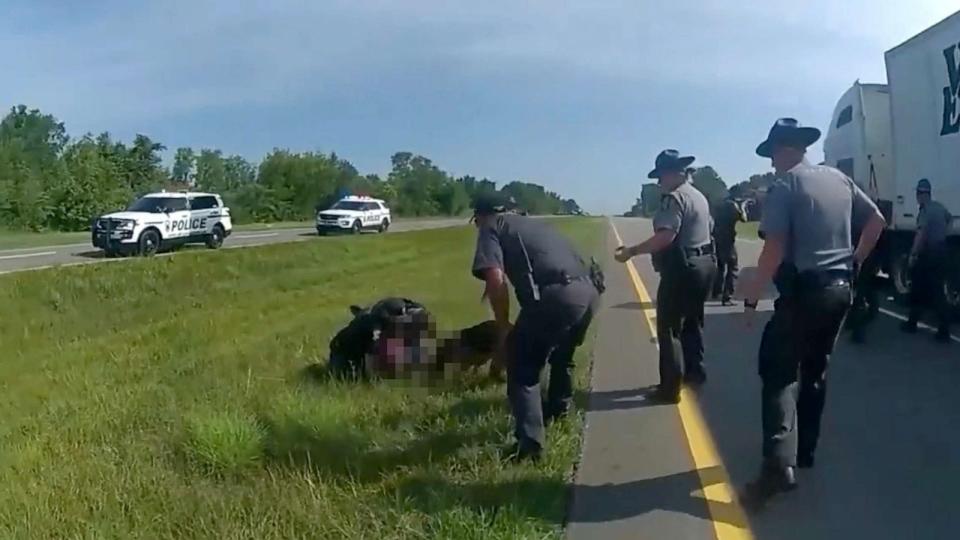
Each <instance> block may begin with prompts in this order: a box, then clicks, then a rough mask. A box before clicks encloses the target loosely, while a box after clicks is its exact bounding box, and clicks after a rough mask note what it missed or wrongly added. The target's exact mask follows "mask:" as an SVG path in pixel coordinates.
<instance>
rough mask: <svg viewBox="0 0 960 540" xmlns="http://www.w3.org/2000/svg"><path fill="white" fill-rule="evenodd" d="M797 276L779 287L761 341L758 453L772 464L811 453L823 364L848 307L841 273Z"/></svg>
mask: <svg viewBox="0 0 960 540" xmlns="http://www.w3.org/2000/svg"><path fill="white" fill-rule="evenodd" d="M836 276H837V275H834V276H833V277H832V276H830V275H829V274H820V275H813V277H810V278H809V279H802V278H800V279H798V280H797V284H796V286H795V287H792V288H791V290H790V292H788V293H785V292H784V291H781V294H780V296H779V298H777V300H776V302H775V303H774V312H773V317H772V318H771V319H770V321H769V322H768V323H767V325H766V327H765V328H764V330H763V337H762V338H761V340H760V354H759V373H760V378H761V380H762V381H763V390H762V392H761V399H762V417H763V457H764V465H765V466H767V467H770V468H772V469H778V468H782V467H786V466H790V467H793V466H796V464H797V454H798V453H800V454H801V455H806V456H811V457H812V456H813V453H814V451H815V450H816V447H817V442H818V440H819V438H820V418H821V416H822V414H823V407H824V404H825V402H826V396H827V365H828V364H829V361H830V355H831V353H832V352H833V348H834V345H835V344H836V341H837V336H838V335H839V333H840V329H841V327H842V325H843V322H844V319H845V317H846V315H847V312H848V310H849V309H850V304H851V300H852V292H851V288H850V281H849V278H848V277H845V276H844V273H840V274H839V277H836Z"/></svg>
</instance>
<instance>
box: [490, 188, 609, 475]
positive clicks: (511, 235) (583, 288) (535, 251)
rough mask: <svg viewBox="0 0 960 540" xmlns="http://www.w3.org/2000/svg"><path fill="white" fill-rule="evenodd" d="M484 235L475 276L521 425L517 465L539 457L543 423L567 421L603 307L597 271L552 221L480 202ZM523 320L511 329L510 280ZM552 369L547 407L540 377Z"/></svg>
mask: <svg viewBox="0 0 960 540" xmlns="http://www.w3.org/2000/svg"><path fill="white" fill-rule="evenodd" d="M473 206H474V220H475V222H476V225H477V228H478V236H477V245H476V253H475V255H474V260H473V270H472V271H473V275H474V276H475V277H476V278H478V279H481V280H483V281H484V282H485V283H486V288H485V290H484V297H485V298H487V299H488V300H489V302H490V307H491V308H492V309H493V313H494V318H495V320H496V322H497V325H498V327H499V338H500V339H499V343H500V348H501V350H503V351H504V352H505V354H506V357H507V361H506V363H507V395H508V398H509V401H510V405H511V408H512V410H513V416H514V421H515V429H514V434H515V436H516V439H517V443H516V445H515V446H514V448H513V454H514V456H513V457H514V458H515V459H526V458H532V459H537V458H539V457H540V455H541V452H542V449H543V446H544V434H543V431H544V420H545V419H546V420H547V421H549V420H552V419H556V418H560V417H562V416H564V415H565V414H566V413H567V412H568V410H569V408H570V405H571V402H572V398H573V381H572V374H573V355H574V351H575V349H576V348H577V347H578V346H579V345H581V344H582V343H583V339H584V337H585V334H586V332H587V329H588V327H589V325H590V322H591V320H592V317H593V314H594V312H595V310H596V307H597V305H598V300H599V292H598V289H597V288H596V287H595V285H594V283H593V281H592V276H593V275H594V274H593V273H592V272H591V266H590V265H588V264H587V263H585V262H584V260H583V259H582V258H581V257H580V255H578V254H577V252H576V251H575V250H574V248H573V246H572V245H571V244H570V242H569V241H568V240H567V239H566V238H565V237H564V236H562V235H561V234H559V233H558V232H557V231H556V230H554V229H553V228H552V227H551V226H550V225H549V224H548V223H547V222H546V221H543V220H538V219H533V218H529V217H525V216H521V215H518V214H514V213H508V212H507V211H506V210H507V209H506V207H505V205H504V204H503V201H502V198H501V197H500V196H499V195H498V194H489V195H485V196H481V197H478V198H477V200H476V201H475V202H474V205H473ZM508 279H509V282H510V283H511V284H512V285H513V288H514V292H515V294H516V297H517V301H518V303H519V304H520V313H519V314H518V315H517V319H516V322H515V324H514V325H513V326H512V328H511V325H510V322H509V320H510V299H509V296H508V289H507V280H508ZM547 363H549V364H550V386H549V388H548V392H547V400H546V403H545V404H544V403H541V397H540V385H539V381H540V373H541V371H542V370H543V367H544V365H545V364H547Z"/></svg>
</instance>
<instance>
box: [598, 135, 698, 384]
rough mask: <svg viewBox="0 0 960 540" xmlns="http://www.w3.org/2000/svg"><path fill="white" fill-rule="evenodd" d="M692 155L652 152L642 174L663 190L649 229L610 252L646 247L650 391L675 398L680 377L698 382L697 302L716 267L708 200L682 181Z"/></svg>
mask: <svg viewBox="0 0 960 540" xmlns="http://www.w3.org/2000/svg"><path fill="white" fill-rule="evenodd" d="M694 159H695V158H694V157H693V156H686V157H681V156H680V154H679V152H677V151H676V150H672V149H671V150H664V151H663V152H661V153H660V155H658V156H657V159H656V162H655V163H656V164H655V167H654V169H653V170H652V171H651V172H650V174H649V175H647V177H648V178H657V179H658V183H659V184H660V188H661V190H662V193H663V195H662V196H661V200H660V210H659V211H658V212H657V214H656V215H655V216H654V218H653V230H654V235H653V236H652V237H650V238H649V239H648V240H646V241H644V242H642V243H640V244H637V245H635V246H630V247H624V246H620V247H619V248H617V251H616V254H615V257H616V259H617V260H618V261H620V262H626V261H628V260H630V258H631V257H635V256H637V255H642V254H645V253H650V254H652V255H653V266H654V269H655V270H657V272H659V273H660V285H659V287H658V288H657V341H659V343H660V384H659V385H658V387H657V391H656V393H655V394H654V395H653V396H652V397H653V398H654V399H657V400H659V401H665V402H668V403H679V401H680V387H681V383H682V381H683V380H686V381H687V382H688V383H691V384H702V383H704V382H705V381H706V378H707V375H706V371H705V370H704V366H703V304H704V302H706V300H707V295H708V294H710V287H711V286H712V283H713V278H714V275H715V274H716V270H717V263H716V259H715V258H714V255H713V244H712V243H711V241H710V228H711V217H710V206H709V204H708V203H707V199H706V197H704V196H703V194H702V193H700V191H699V190H698V189H697V188H695V187H693V184H691V183H690V182H688V181H687V174H686V170H685V168H686V167H687V165H689V164H691V163H693V161H694Z"/></svg>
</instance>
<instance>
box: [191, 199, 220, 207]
mask: <svg viewBox="0 0 960 540" xmlns="http://www.w3.org/2000/svg"><path fill="white" fill-rule="evenodd" d="M216 207H217V199H216V198H215V197H197V198H196V199H193V200H192V201H191V202H190V208H192V209H194V210H207V209H209V208H216Z"/></svg>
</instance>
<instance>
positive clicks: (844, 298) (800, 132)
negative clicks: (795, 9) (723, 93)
mask: <svg viewBox="0 0 960 540" xmlns="http://www.w3.org/2000/svg"><path fill="white" fill-rule="evenodd" d="M819 138H820V131H819V130H818V129H816V128H809V127H801V126H800V124H799V123H798V122H797V121H796V120H794V119H792V118H781V119H780V120H777V122H776V123H775V124H774V125H773V127H772V128H771V129H770V133H769V135H768V136H767V140H765V141H764V142H763V143H761V144H760V146H759V147H757V154H758V155H760V156H762V157H768V158H770V159H771V161H772V163H773V167H774V168H775V169H776V173H777V179H776V181H775V183H774V185H773V186H771V188H770V191H769V192H768V194H767V198H766V201H765V202H764V205H763V217H762V219H761V222H760V236H761V238H763V240H764V244H763V250H762V251H761V253H760V258H759V260H758V263H757V266H758V268H757V273H756V278H755V279H754V280H752V281H751V282H750V283H748V284H747V288H746V290H745V291H744V296H745V300H744V306H745V307H746V308H747V315H746V316H747V322H748V324H750V321H751V319H752V316H753V310H754V309H756V305H757V300H758V298H759V297H760V293H761V291H762V290H763V288H764V286H765V285H766V284H767V283H768V282H769V281H770V279H771V278H773V279H774V282H775V284H776V286H777V290H778V292H779V296H778V298H777V300H776V302H775V303H774V313H773V317H772V318H771V319H770V321H769V322H768V323H767V325H766V327H765V328H764V330H763V337H762V338H761V341H760V352H759V373H760V378H761V380H762V383H763V386H762V393H761V407H762V415H761V416H762V426H763V467H762V469H761V472H760V475H759V477H758V478H757V479H756V480H755V481H753V482H751V483H749V484H747V486H746V489H745V490H744V493H743V494H742V495H743V496H744V502H745V505H746V506H748V507H756V506H760V505H762V504H763V503H764V502H765V501H766V500H767V499H768V498H769V497H772V496H774V495H776V494H777V493H779V492H781V491H788V490H791V489H794V488H795V487H796V485H797V484H796V479H795V477H794V467H795V466H800V467H812V466H813V458H814V451H815V450H816V446H817V439H818V437H819V434H820V417H821V414H822V412H823V405H824V399H825V397H826V391H827V387H826V368H827V363H828V361H829V358H830V354H831V353H832V351H833V347H834V343H835V342H836V339H837V335H838V334H839V332H840V327H841V325H842V324H843V320H844V317H845V316H846V314H847V310H848V309H849V308H850V302H851V291H850V286H851V282H852V280H853V278H854V276H853V269H854V265H856V266H857V267H859V266H860V265H861V264H862V263H863V261H864V260H865V259H866V258H867V256H868V255H869V254H870V252H871V251H872V250H873V248H874V246H875V245H876V242H877V238H879V236H880V233H881V232H882V231H883V228H884V225H885V223H884V219H883V216H882V215H881V214H880V211H879V210H878V209H877V206H876V205H875V204H874V203H873V201H871V200H870V198H869V197H868V196H867V195H866V194H865V193H864V192H863V191H862V190H861V189H860V188H859V187H857V185H856V184H854V183H853V181H852V180H851V179H850V178H848V177H847V176H846V175H844V174H843V173H841V172H840V171H838V170H837V169H834V168H831V167H826V166H822V165H811V164H810V163H808V162H807V160H806V159H805V157H804V156H805V153H806V148H807V147H808V146H810V145H811V144H813V143H814V142H816V141H817V139H819ZM858 228H861V231H862V232H861V234H860V241H859V243H858V245H857V247H856V250H854V249H853V246H852V243H851V236H852V235H851V230H855V229H858ZM774 276H775V277H774ZM798 373H799V382H798V380H797V379H798Z"/></svg>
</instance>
